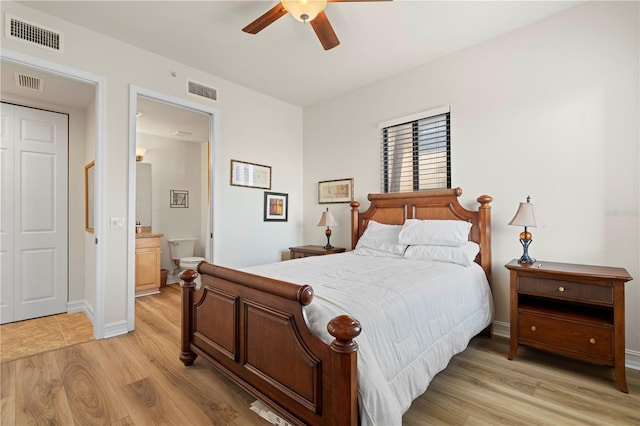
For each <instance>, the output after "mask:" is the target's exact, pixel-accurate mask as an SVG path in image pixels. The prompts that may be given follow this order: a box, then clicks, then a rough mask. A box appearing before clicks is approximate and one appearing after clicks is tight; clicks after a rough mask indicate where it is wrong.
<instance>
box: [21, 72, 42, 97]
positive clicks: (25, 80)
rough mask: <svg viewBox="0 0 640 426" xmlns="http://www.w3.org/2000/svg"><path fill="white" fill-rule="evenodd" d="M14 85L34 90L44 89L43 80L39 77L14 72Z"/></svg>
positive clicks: (40, 90)
mask: <svg viewBox="0 0 640 426" xmlns="http://www.w3.org/2000/svg"><path fill="white" fill-rule="evenodd" d="M14 75H15V81H16V86H17V87H20V88H22V89H28V90H34V91H36V92H42V91H43V89H44V81H43V80H42V79H41V78H40V77H34V76H32V75H27V74H21V73H19V72H17V73H15V74H14Z"/></svg>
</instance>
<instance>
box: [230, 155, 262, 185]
mask: <svg viewBox="0 0 640 426" xmlns="http://www.w3.org/2000/svg"><path fill="white" fill-rule="evenodd" d="M231 185H233V186H244V187H247V188H260V189H271V166H263V165H262V164H255V163H247V162H245V161H238V160H231Z"/></svg>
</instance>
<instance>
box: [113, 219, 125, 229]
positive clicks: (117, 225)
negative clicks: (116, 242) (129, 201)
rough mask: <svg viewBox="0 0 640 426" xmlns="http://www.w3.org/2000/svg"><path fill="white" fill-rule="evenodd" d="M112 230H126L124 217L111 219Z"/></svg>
mask: <svg viewBox="0 0 640 426" xmlns="http://www.w3.org/2000/svg"><path fill="white" fill-rule="evenodd" d="M111 229H124V218H122V217H112V218H111Z"/></svg>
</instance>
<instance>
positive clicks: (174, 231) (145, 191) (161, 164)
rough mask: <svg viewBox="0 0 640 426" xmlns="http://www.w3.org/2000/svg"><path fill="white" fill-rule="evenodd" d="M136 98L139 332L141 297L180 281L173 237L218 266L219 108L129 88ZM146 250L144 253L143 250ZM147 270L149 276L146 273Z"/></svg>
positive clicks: (133, 210) (134, 280)
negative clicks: (188, 243)
mask: <svg viewBox="0 0 640 426" xmlns="http://www.w3.org/2000/svg"><path fill="white" fill-rule="evenodd" d="M134 96H135V109H133V108H132V110H131V111H132V115H135V117H134V118H133V122H134V123H135V126H132V127H133V130H135V134H134V135H133V139H132V142H133V143H134V144H135V145H134V146H131V147H130V148H131V150H130V155H131V157H132V158H131V161H130V164H131V167H132V172H133V173H130V176H131V175H133V177H134V178H133V181H130V188H131V191H130V200H131V203H130V209H129V213H130V216H129V219H130V220H129V223H131V224H132V225H135V227H133V226H132V227H131V228H133V229H130V232H131V235H132V238H131V240H132V241H133V242H134V244H130V245H129V248H130V250H129V258H130V259H131V261H130V263H129V264H130V265H132V266H133V269H134V270H133V271H130V272H132V273H131V274H130V287H132V284H133V291H130V294H129V296H130V306H131V309H130V315H128V319H129V325H130V330H133V329H134V327H135V325H134V321H135V315H134V314H133V312H134V309H135V302H134V301H135V298H136V297H144V295H148V294H154V293H157V292H158V291H160V292H161V291H162V289H163V288H164V286H165V285H169V286H170V285H173V284H176V283H178V282H179V278H178V274H179V269H178V264H177V262H176V261H175V260H174V259H173V258H172V255H171V253H172V250H171V249H170V245H169V241H168V240H174V239H180V240H182V239H189V240H195V241H194V242H195V244H193V250H192V252H190V253H189V254H188V256H186V257H200V258H204V259H206V260H208V261H213V243H214V235H215V234H214V228H215V227H214V225H213V223H214V222H213V217H214V214H213V207H214V205H215V203H214V202H213V201H214V194H215V192H214V191H213V183H214V182H215V181H216V179H215V176H214V175H215V173H216V167H215V164H216V160H217V156H216V155H215V152H217V140H216V137H215V134H216V132H215V130H216V128H215V123H216V120H217V110H215V109H212V108H210V107H207V106H203V105H199V104H193V103H191V102H188V101H185V100H181V99H175V98H171V97H168V96H165V95H163V94H159V93H154V92H150V91H148V90H144V89H141V88H135V87H132V91H131V97H132V99H133V97H134ZM133 103H134V102H133V101H132V106H133ZM152 241H156V242H157V246H156V244H152ZM151 245H153V246H154V247H153V248H152V247H151ZM142 246H145V248H144V249H142V250H141V249H140V247H142ZM146 246H148V247H146ZM136 247H138V249H137V250H136ZM154 253H155V254H154ZM147 268H149V271H150V272H149V273H145V272H144V270H145V269H147ZM156 279H159V281H160V287H159V288H158V287H155V288H156V289H155V290H154V289H153V286H154V285H153V284H149V283H150V282H151V283H153V282H156V281H155V280H156ZM145 280H146V281H145ZM143 287H144V288H143ZM150 288H151V290H150ZM132 314H133V315H132Z"/></svg>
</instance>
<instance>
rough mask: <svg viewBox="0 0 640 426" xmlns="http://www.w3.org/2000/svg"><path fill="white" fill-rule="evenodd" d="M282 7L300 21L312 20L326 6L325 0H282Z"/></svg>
mask: <svg viewBox="0 0 640 426" xmlns="http://www.w3.org/2000/svg"><path fill="white" fill-rule="evenodd" d="M282 5H283V6H284V8H285V9H286V10H287V12H289V13H290V14H291V16H293V17H294V18H295V19H296V20H298V21H300V22H309V21H313V20H314V19H315V17H316V16H318V14H319V13H320V12H322V11H323V10H324V8H325V7H326V6H327V0H282Z"/></svg>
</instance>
